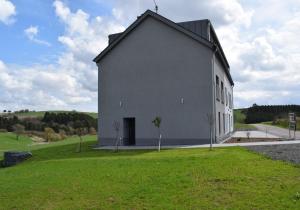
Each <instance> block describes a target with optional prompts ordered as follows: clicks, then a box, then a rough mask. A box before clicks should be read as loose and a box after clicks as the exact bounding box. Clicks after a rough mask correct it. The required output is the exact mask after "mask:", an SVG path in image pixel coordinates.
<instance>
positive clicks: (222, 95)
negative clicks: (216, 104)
mask: <svg viewBox="0 0 300 210" xmlns="http://www.w3.org/2000/svg"><path fill="white" fill-rule="evenodd" d="M221 101H222V103H223V104H224V84H223V82H221Z"/></svg>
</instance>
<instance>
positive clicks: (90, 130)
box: [89, 127, 97, 135]
mask: <svg viewBox="0 0 300 210" xmlns="http://www.w3.org/2000/svg"><path fill="white" fill-rule="evenodd" d="M89 134H90V135H97V131H96V129H95V128H94V127H90V129H89Z"/></svg>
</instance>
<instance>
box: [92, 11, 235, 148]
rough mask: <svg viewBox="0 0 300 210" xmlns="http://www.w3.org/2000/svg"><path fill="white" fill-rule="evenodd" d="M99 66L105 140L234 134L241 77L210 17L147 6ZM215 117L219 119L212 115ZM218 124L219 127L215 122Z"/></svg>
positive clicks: (169, 141)
mask: <svg viewBox="0 0 300 210" xmlns="http://www.w3.org/2000/svg"><path fill="white" fill-rule="evenodd" d="M94 62H96V63H97V66H98V68H99V87H98V90H99V107H98V112H99V118H98V119H99V122H98V126H99V127H98V129H99V135H98V139H99V144H100V145H114V144H115V139H116V131H115V129H114V126H113V124H114V122H118V123H119V124H120V132H119V136H120V137H121V138H122V141H121V144H123V145H157V142H158V141H157V137H158V132H157V129H156V128H155V127H154V125H153V123H152V120H153V119H154V118H155V117H156V116H159V117H161V119H162V122H161V134H162V145H191V144H206V143H209V142H210V136H212V138H213V141H214V142H219V141H221V140H222V139H224V138H225V137H227V136H229V135H230V133H231V132H232V131H233V111H232V110H233V85H234V83H233V80H232V78H231V76H230V67H229V64H228V62H227V60H226V57H225V54H224V52H223V50H222V47H221V45H220V43H219V41H218V38H217V35H216V33H215V31H214V28H213V26H212V24H211V22H210V21H209V20H197V21H189V22H181V23H174V22H172V21H171V20H169V19H166V18H165V17H163V16H161V15H158V14H156V13H154V12H152V11H150V10H147V11H146V12H145V13H143V14H142V15H141V16H139V17H138V18H137V20H136V21H135V22H134V23H132V24H131V25H130V26H129V27H128V28H127V29H126V30H125V31H124V32H122V33H118V34H112V35H109V45H108V46H107V47H106V48H105V49H104V50H103V51H102V52H101V53H100V54H99V55H98V56H97V57H96V58H95V59H94ZM209 118H210V119H212V120H209ZM209 121H211V122H212V124H210V123H209Z"/></svg>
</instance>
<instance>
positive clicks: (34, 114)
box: [13, 110, 98, 118]
mask: <svg viewBox="0 0 300 210" xmlns="http://www.w3.org/2000/svg"><path fill="white" fill-rule="evenodd" d="M48 112H54V113H67V112H71V111H59V110H58V111H48ZM45 113H46V111H36V112H31V111H30V112H26V113H13V114H14V115H17V116H18V117H41V118H42V117H44V115H45ZM84 113H86V114H88V115H90V116H91V117H93V118H98V113H95V112H84Z"/></svg>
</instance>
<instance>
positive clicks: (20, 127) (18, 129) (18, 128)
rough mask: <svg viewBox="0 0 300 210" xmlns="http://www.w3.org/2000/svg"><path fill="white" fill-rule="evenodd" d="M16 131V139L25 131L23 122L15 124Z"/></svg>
mask: <svg viewBox="0 0 300 210" xmlns="http://www.w3.org/2000/svg"><path fill="white" fill-rule="evenodd" d="M13 130H14V133H15V134H16V139H17V140H19V137H20V135H21V134H22V133H24V131H25V127H24V126H23V125H21V124H15V125H13Z"/></svg>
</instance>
